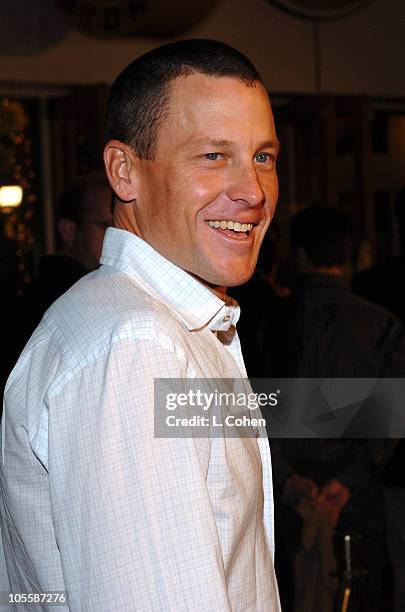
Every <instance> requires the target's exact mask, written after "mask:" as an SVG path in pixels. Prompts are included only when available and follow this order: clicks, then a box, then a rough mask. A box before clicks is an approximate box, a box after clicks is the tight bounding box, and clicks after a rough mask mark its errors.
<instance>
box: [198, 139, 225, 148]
mask: <svg viewBox="0 0 405 612" xmlns="http://www.w3.org/2000/svg"><path fill="white" fill-rule="evenodd" d="M196 144H198V145H210V146H213V147H234V146H235V143H234V142H232V141H231V140H218V139H217V138H201V140H197V142H196Z"/></svg>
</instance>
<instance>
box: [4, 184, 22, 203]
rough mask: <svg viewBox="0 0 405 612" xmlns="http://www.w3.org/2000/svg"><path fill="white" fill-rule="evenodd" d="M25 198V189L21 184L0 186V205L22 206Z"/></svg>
mask: <svg viewBox="0 0 405 612" xmlns="http://www.w3.org/2000/svg"><path fill="white" fill-rule="evenodd" d="M22 198H23V190H22V189H21V187H20V186H19V185H4V187H0V206H1V207H2V208H11V207H15V206H20V204H21V202H22Z"/></svg>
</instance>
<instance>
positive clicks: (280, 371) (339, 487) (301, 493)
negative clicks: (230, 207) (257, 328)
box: [263, 205, 405, 611]
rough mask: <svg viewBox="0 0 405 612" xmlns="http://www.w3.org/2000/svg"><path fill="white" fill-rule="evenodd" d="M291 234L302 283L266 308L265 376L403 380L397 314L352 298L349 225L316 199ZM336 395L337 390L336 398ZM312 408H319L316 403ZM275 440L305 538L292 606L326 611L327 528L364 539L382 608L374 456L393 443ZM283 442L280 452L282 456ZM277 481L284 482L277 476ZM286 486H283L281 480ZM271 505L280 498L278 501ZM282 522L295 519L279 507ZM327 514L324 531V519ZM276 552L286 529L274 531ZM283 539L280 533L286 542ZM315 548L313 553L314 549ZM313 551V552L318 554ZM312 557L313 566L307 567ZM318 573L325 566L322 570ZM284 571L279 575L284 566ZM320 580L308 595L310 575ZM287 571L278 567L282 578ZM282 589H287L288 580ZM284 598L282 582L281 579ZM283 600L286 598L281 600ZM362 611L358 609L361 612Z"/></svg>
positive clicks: (375, 598) (365, 562)
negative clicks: (308, 539)
mask: <svg viewBox="0 0 405 612" xmlns="http://www.w3.org/2000/svg"><path fill="white" fill-rule="evenodd" d="M291 238H292V244H293V247H294V249H295V254H296V260H297V268H298V274H299V282H298V286H297V289H296V291H295V292H294V293H293V294H292V295H291V297H289V298H287V299H286V300H283V303H282V305H280V308H279V309H278V310H276V309H273V311H272V313H271V318H270V317H269V320H268V325H267V331H266V334H265V337H264V338H263V346H265V348H266V357H265V358H264V362H265V367H266V368H267V373H268V376H275V377H288V378H290V377H291V378H292V377H296V378H313V379H333V378H349V379H352V378H360V379H361V378H370V379H378V378H384V377H388V378H389V377H400V376H403V374H404V372H405V342H404V334H403V329H402V326H401V324H400V322H399V321H398V320H397V319H396V317H395V316H394V315H391V314H390V313H389V312H387V311H385V310H383V309H382V308H379V307H378V306H376V305H374V304H372V303H370V302H367V301H366V300H363V299H361V298H359V297H358V296H356V295H354V294H352V293H351V292H350V290H349V289H348V285H349V282H350V266H351V262H352V261H353V256H352V255H353V243H354V236H353V228H352V227H351V222H350V219H348V218H347V216H346V215H345V214H344V213H342V212H340V211H338V210H335V209H333V208H327V207H322V206H319V205H314V206H310V207H308V208H306V209H305V210H303V211H302V212H300V213H299V214H298V215H296V217H294V218H293V220H292V223H291ZM335 395H336V394H335ZM313 404H316V402H315V400H314V402H313ZM347 431H348V433H347V435H348V436H349V437H348V438H335V439H285V440H278V441H277V444H278V446H279V449H276V450H277V452H275V453H274V455H273V458H274V473H275V479H277V480H278V481H280V489H281V488H282V495H283V497H284V501H286V500H288V502H291V500H293V501H294V503H293V505H294V506H295V507H296V508H297V511H298V512H299V514H300V515H301V517H302V519H303V521H304V527H303V538H302V539H303V541H305V534H306V532H307V533H308V532H309V533H311V532H312V533H315V532H316V530H318V533H319V537H318V538H317V539H315V538H313V539H312V540H311V546H312V547H313V548H312V549H311V548H310V546H308V545H306V546H304V549H305V548H306V550H304V551H303V552H301V553H299V554H298V557H297V558H298V559H301V562H300V566H299V572H298V574H299V576H300V578H301V580H298V581H297V582H298V585H297V592H296V605H295V610H305V611H307V610H312V609H314V610H318V609H319V605H320V603H319V602H320V601H322V599H321V598H322V597H324V600H323V604H322V606H321V607H322V610H324V611H327V610H332V609H333V595H334V592H333V583H332V584H331V582H330V576H328V574H327V572H321V571H319V569H318V567H317V565H319V559H320V558H321V555H322V559H323V562H324V568H323V569H325V557H326V556H327V557H328V558H329V559H330V563H331V565H333V559H332V558H331V555H330V552H331V551H332V546H331V542H332V528H333V527H334V526H336V528H337V531H338V532H340V533H354V534H357V535H359V536H361V540H360V544H359V549H360V556H361V558H360V564H361V565H362V567H363V568H365V569H366V570H367V572H368V576H367V580H366V593H367V598H368V601H369V604H368V605H369V607H367V608H366V609H367V610H368V609H372V610H374V609H376V610H377V609H379V607H378V606H379V597H380V594H381V593H380V588H381V582H382V568H383V540H382V534H383V522H382V521H383V514H382V492H381V485H380V477H379V469H380V466H379V465H378V460H377V457H380V456H383V455H384V454H385V453H387V454H388V453H389V452H390V451H391V441H389V440H388V441H387V443H386V444H384V443H383V442H382V441H381V440H378V439H377V440H365V439H350V433H349V430H347ZM280 448H281V453H280ZM283 481H284V482H283ZM283 484H284V487H282V485H283ZM276 510H277V500H276ZM279 516H281V520H284V516H285V517H286V520H287V521H293V520H294V519H293V518H292V517H291V515H290V512H289V511H288V508H285V507H284V505H283V504H280V512H279ZM328 517H329V521H328V523H329V536H328V528H327V524H326V523H325V519H326V518H328ZM277 533H278V534H279V537H280V540H279V541H278V546H280V548H283V544H284V538H286V533H288V534H289V533H290V530H289V529H286V527H285V526H284V529H281V528H278V529H277ZM289 543H290V537H289V536H288V537H287V538H286V546H288V545H289ZM317 547H318V548H319V550H317ZM314 550H317V553H316V555H315V554H314ZM311 559H312V563H313V560H314V559H315V561H316V563H315V564H314V565H312V564H311ZM321 569H322V568H321ZM283 570H284V571H283ZM309 572H310V573H311V574H312V575H313V576H314V577H315V575H317V576H318V578H320V580H319V582H318V584H317V586H315V584H316V581H315V578H314V580H313V586H314V588H313V589H312V590H311V591H308V589H307V578H308V573H309ZM283 573H285V569H284V568H283V569H282V570H281V575H282V574H283ZM286 591H287V595H289V594H290V593H291V588H289V587H288V585H287V589H286ZM280 592H281V597H282V599H283V595H284V593H283V585H282V584H281V580H280ZM283 605H284V604H283ZM361 609H363V608H361Z"/></svg>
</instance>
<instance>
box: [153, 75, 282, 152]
mask: <svg viewBox="0 0 405 612" xmlns="http://www.w3.org/2000/svg"><path fill="white" fill-rule="evenodd" d="M236 113H237V116H236ZM235 126H236V127H237V128H239V131H240V134H243V133H244V132H248V131H249V130H250V131H251V133H252V134H253V133H259V132H260V131H261V133H262V136H261V138H260V139H261V140H269V141H273V142H275V143H277V138H276V133H275V127H274V120H273V114H272V111H271V106H270V100H269V96H268V93H267V91H266V89H265V88H264V87H263V85H262V84H261V83H260V82H254V83H253V84H252V85H250V84H249V85H248V84H246V83H244V82H242V81H240V80H239V79H237V78H233V77H219V78H218V77H211V76H207V75H203V74H201V73H193V74H191V75H187V76H182V77H178V78H177V79H176V80H175V81H174V82H173V84H172V85H171V91H170V96H169V105H168V113H167V118H166V120H165V121H164V122H163V123H162V125H161V126H160V129H159V133H158V139H157V140H158V142H157V149H159V148H160V147H164V148H166V147H168V146H170V145H175V143H176V144H180V142H179V140H181V141H182V143H183V144H187V143H189V142H192V141H194V140H197V139H204V138H210V139H217V140H218V141H220V140H228V139H229V140H230V141H233V140H234V138H233V137H232V135H233V133H234V129H235ZM227 130H228V133H227V134H226V132H227ZM230 132H232V133H230ZM225 134H226V137H225Z"/></svg>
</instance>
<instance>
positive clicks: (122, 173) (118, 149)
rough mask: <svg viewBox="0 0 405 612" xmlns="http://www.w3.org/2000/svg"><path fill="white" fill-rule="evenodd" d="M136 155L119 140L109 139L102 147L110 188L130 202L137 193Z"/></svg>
mask: <svg viewBox="0 0 405 612" xmlns="http://www.w3.org/2000/svg"><path fill="white" fill-rule="evenodd" d="M138 162H139V159H138V157H137V155H136V154H135V153H134V152H133V151H132V149H131V148H130V147H128V146H127V145H126V144H124V143H123V142H121V141H120V140H109V141H108V142H107V144H106V146H105V148H104V164H105V170H106V173H107V176H108V180H109V182H110V185H111V188H112V189H113V191H114V192H115V194H116V195H117V196H118V198H119V199H120V200H122V201H123V202H132V201H133V200H136V197H137V195H138V186H139V176H138V172H137V170H138V168H137V166H138Z"/></svg>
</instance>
